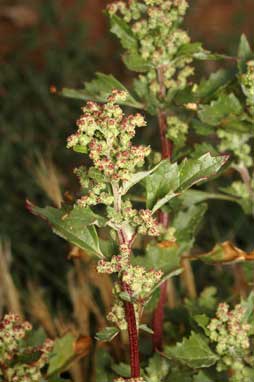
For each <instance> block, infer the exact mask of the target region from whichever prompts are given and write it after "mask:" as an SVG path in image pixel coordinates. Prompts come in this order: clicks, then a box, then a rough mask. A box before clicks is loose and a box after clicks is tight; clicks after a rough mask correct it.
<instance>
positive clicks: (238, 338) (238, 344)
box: [208, 303, 250, 382]
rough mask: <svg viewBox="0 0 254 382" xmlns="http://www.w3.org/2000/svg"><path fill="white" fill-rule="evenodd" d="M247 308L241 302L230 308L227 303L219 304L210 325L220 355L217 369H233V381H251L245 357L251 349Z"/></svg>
mask: <svg viewBox="0 0 254 382" xmlns="http://www.w3.org/2000/svg"><path fill="white" fill-rule="evenodd" d="M245 313H246V310H245V309H244V308H243V307H242V306H241V305H240V304H239V305H236V307H235V308H234V310H231V311H230V310H229V306H228V304H226V303H222V304H220V305H219V307H218V310H217V313H216V318H214V319H212V320H211V322H210V324H209V326H208V331H209V337H210V340H211V341H212V342H215V343H216V352H217V353H218V355H219V356H220V360H219V362H218V363H217V370H218V371H223V370H228V369H231V370H232V377H231V381H232V382H238V381H239V382H240V381H241V382H249V371H248V367H247V366H246V363H245V358H246V357H247V356H248V354H249V351H250V341H249V336H248V333H249V330H250V325H249V324H247V323H246V322H245V321H244V315H245Z"/></svg>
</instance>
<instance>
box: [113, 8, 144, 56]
mask: <svg viewBox="0 0 254 382" xmlns="http://www.w3.org/2000/svg"><path fill="white" fill-rule="evenodd" d="M110 25H111V28H110V31H111V32H112V33H113V34H115V35H116V36H117V37H118V38H119V40H120V42H121V45H122V47H123V48H125V49H127V50H132V49H134V50H135V49H137V47H138V42H137V39H136V37H135V35H134V33H133V32H132V29H131V27H130V26H129V25H128V23H126V22H125V21H124V20H123V19H122V18H120V17H118V16H117V15H112V16H110Z"/></svg>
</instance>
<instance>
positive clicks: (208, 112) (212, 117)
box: [198, 93, 243, 126]
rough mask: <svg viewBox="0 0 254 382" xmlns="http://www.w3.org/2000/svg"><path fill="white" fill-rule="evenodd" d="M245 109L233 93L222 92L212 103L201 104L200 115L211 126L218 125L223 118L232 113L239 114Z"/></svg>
mask: <svg viewBox="0 0 254 382" xmlns="http://www.w3.org/2000/svg"><path fill="white" fill-rule="evenodd" d="M242 111H243V109H242V105H241V103H240V101H239V100H238V99H237V98H236V96H235V95H234V94H233V93H230V94H228V95H226V94H222V95H221V96H220V97H219V98H217V99H216V100H215V101H212V102H211V104H210V105H201V106H200V108H199V111H198V116H199V118H200V119H201V121H202V122H204V123H207V124H208V125H211V126H218V125H219V124H220V123H221V122H222V120H223V119H224V118H226V117H229V116H230V115H232V114H234V115H239V114H241V113H242Z"/></svg>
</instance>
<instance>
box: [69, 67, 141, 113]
mask: <svg viewBox="0 0 254 382" xmlns="http://www.w3.org/2000/svg"><path fill="white" fill-rule="evenodd" d="M113 89H118V90H125V91H127V89H126V87H125V86H124V85H123V84H121V82H119V81H118V80H117V79H116V78H115V77H114V76H112V75H111V74H103V73H96V78H95V79H94V80H92V81H91V82H86V83H85V88H84V89H79V90H75V89H68V88H64V89H63V90H62V95H63V96H65V97H69V98H76V99H81V100H93V101H97V102H106V101H107V97H108V96H109V94H111V92H112V90H113ZM120 104H122V105H127V106H130V107H134V108H136V109H142V108H143V106H142V104H141V103H140V102H138V101H136V100H135V98H134V97H132V96H131V95H130V94H129V93H128V96H127V98H126V100H125V101H122V102H120Z"/></svg>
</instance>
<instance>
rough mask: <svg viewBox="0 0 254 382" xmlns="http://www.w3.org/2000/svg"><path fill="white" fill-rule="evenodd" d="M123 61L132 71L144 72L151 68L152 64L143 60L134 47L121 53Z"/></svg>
mask: <svg viewBox="0 0 254 382" xmlns="http://www.w3.org/2000/svg"><path fill="white" fill-rule="evenodd" d="M123 62H124V63H125V65H126V66H127V68H128V69H129V70H132V71H133V72H138V73H144V72H147V71H148V70H150V69H151V68H152V65H151V64H150V63H148V62H147V61H145V60H144V59H143V58H142V57H141V56H140V54H139V53H138V51H137V50H136V49H133V50H131V51H129V52H127V53H125V54H124V55H123Z"/></svg>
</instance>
